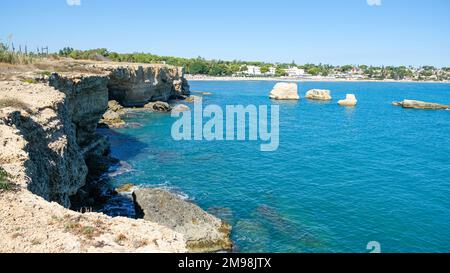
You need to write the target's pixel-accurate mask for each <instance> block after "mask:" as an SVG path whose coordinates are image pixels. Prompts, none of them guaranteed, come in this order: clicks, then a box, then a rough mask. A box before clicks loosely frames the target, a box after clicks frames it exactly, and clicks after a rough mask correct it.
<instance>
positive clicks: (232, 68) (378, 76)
mask: <svg viewBox="0 0 450 273" xmlns="http://www.w3.org/2000/svg"><path fill="white" fill-rule="evenodd" d="M58 55H59V56H62V57H71V58H73V59H89V60H99V61H101V60H111V61H116V62H136V63H164V64H169V65H175V66H182V67H184V68H185V71H186V73H187V74H191V75H209V76H231V75H234V74H239V73H240V72H244V71H247V68H248V66H256V67H259V69H260V71H261V74H266V73H267V72H269V70H270V68H275V73H274V74H273V76H285V75H286V71H285V69H287V68H293V67H296V68H299V69H303V70H304V72H305V73H306V74H308V75H312V76H324V77H326V76H331V75H339V76H340V77H346V76H350V75H353V76H354V75H359V76H361V78H365V79H373V80H385V79H392V80H403V79H411V80H418V81H421V80H435V81H441V80H450V68H448V67H444V68H441V69H438V68H436V67H433V66H423V67H418V68H414V67H406V66H368V65H342V66H333V65H329V64H318V65H317V64H304V65H297V64H295V62H292V63H275V64H273V63H265V62H249V61H238V60H234V61H222V60H206V59H204V58H202V57H197V58H179V57H171V56H158V55H154V54H149V53H124V54H122V53H116V52H110V51H108V50H107V49H106V48H99V49H91V50H75V49H73V48H70V47H66V48H63V49H62V50H60V51H59V53H58ZM244 74H245V73H244Z"/></svg>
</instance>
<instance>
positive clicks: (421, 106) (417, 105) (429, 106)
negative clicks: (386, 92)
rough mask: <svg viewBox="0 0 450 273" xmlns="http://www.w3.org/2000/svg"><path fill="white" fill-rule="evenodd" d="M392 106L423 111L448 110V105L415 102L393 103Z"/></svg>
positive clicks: (449, 107) (449, 106)
mask: <svg viewBox="0 0 450 273" xmlns="http://www.w3.org/2000/svg"><path fill="white" fill-rule="evenodd" d="M393 105H394V106H401V107H403V108H412V109H425V110H445V109H450V105H444V104H438V103H431V102H424V101H417V100H404V101H402V102H394V103H393Z"/></svg>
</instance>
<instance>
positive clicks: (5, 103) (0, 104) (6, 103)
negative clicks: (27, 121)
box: [0, 98, 31, 113]
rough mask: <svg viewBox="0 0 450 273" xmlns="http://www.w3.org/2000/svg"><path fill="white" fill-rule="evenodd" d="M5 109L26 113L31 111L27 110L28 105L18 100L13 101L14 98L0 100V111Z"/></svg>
mask: <svg viewBox="0 0 450 273" xmlns="http://www.w3.org/2000/svg"><path fill="white" fill-rule="evenodd" d="M6 107H12V108H17V109H22V110H25V111H26V112H28V113H31V109H30V108H29V106H28V104H26V103H24V102H23V101H20V100H18V99H14V98H5V99H0V109H2V108H6Z"/></svg>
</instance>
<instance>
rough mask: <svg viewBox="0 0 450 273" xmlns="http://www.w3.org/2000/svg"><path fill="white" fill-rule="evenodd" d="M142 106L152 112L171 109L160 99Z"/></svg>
mask: <svg viewBox="0 0 450 273" xmlns="http://www.w3.org/2000/svg"><path fill="white" fill-rule="evenodd" d="M144 108H146V109H149V110H151V111H154V112H170V111H171V110H172V107H170V105H169V104H168V103H167V102H162V101H156V102H149V103H147V104H146V105H144Z"/></svg>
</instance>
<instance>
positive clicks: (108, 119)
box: [99, 100, 126, 128]
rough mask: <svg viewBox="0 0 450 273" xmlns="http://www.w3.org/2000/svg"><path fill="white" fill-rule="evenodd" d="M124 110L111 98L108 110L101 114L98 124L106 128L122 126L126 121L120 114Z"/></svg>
mask: <svg viewBox="0 0 450 273" xmlns="http://www.w3.org/2000/svg"><path fill="white" fill-rule="evenodd" d="M125 112H126V111H125V108H124V107H123V106H122V105H120V104H119V103H118V102H117V101H115V100H111V101H109V102H108V110H107V111H106V112H105V113H104V114H103V116H102V119H101V120H100V121H99V125H100V126H101V127H106V128H123V127H125V126H126V122H125V121H124V120H123V119H122V116H121V115H123V114H124V113H125Z"/></svg>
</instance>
